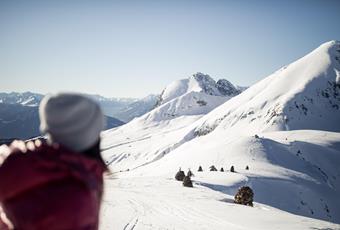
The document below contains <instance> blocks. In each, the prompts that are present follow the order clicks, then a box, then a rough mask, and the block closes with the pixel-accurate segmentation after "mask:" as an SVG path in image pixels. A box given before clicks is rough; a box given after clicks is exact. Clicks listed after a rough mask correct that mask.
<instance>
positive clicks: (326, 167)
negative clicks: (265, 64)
mask: <svg viewBox="0 0 340 230" xmlns="http://www.w3.org/2000/svg"><path fill="white" fill-rule="evenodd" d="M102 137H103V142H102V149H103V156H104V158H105V160H106V162H107V164H108V165H109V167H110V170H111V172H112V173H111V175H109V176H107V178H106V188H105V194H104V203H103V206H102V212H101V224H100V227H101V229H112V228H115V229H340V199H339V193H340V168H339V164H340V42H338V41H330V42H327V43H324V44H322V45H321V46H320V47H318V48H316V49H315V50H314V51H312V52H311V53H309V54H307V55H306V56H304V57H302V58H300V59H299V60H297V61H295V62H293V63H291V64H289V65H287V66H285V67H283V68H281V69H279V70H278V71H276V72H275V73H273V74H271V75H270V76H268V77H266V78H264V79H263V80H261V81H260V82H258V83H256V84H255V85H253V86H251V87H249V88H248V89H246V90H245V91H243V92H241V91H240V90H239V88H237V87H235V86H233V85H232V84H231V83H230V82H228V81H226V80H219V81H217V82H216V81H215V80H213V79H212V78H211V77H209V76H208V75H205V74H202V73H197V74H194V75H193V76H191V77H190V78H188V79H183V80H179V81H176V82H173V83H171V84H170V85H169V86H167V87H166V88H165V89H164V90H163V92H162V93H161V95H160V97H159V100H158V102H157V106H156V107H155V108H154V109H153V110H152V111H150V112H148V113H146V114H144V115H143V116H141V117H139V118H136V119H134V120H132V121H131V122H129V123H127V124H125V125H123V126H120V127H118V128H115V129H111V130H107V131H105V132H104V133H103V135H102ZM199 166H201V168H202V169H203V171H202V172H198V171H197V170H198V168H199ZM210 166H215V167H216V168H217V169H218V171H210V170H209V168H210ZM231 166H233V167H234V172H232V171H231V170H230V169H231ZM180 167H181V169H182V170H184V171H185V173H186V172H187V170H188V169H191V171H192V172H193V174H194V176H193V177H192V180H193V188H188V187H183V186H182V183H181V182H179V181H176V180H175V179H174V177H175V174H176V172H177V171H178V169H179V168H180ZM246 167H247V169H246ZM221 168H223V169H224V170H223V172H222V170H221V171H220V169H221ZM244 185H246V186H249V187H251V188H252V190H253V192H254V207H250V206H244V205H239V204H235V203H234V202H233V200H234V195H235V194H236V192H237V190H238V189H239V187H241V186H244Z"/></svg>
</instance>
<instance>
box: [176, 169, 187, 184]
mask: <svg viewBox="0 0 340 230" xmlns="http://www.w3.org/2000/svg"><path fill="white" fill-rule="evenodd" d="M184 177H185V174H184V171H182V170H181V168H179V170H178V172H177V173H176V176H175V179H176V180H178V181H183V179H184Z"/></svg>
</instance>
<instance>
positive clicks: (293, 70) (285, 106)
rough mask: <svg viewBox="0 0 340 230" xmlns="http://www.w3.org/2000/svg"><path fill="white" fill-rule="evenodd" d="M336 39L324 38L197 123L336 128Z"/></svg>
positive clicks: (339, 66) (253, 128)
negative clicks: (315, 47)
mask: <svg viewBox="0 0 340 230" xmlns="http://www.w3.org/2000/svg"><path fill="white" fill-rule="evenodd" d="M339 117H340V43H339V42H336V41H331V42H327V43H325V44H323V45H321V46H320V47H318V48H317V49H315V50H314V51H313V52H311V53H309V54H308V55H306V56H304V57H303V58H301V59H299V60H297V61H296V62H294V63H292V64H290V65H288V66H285V67H283V68H281V69H280V70H278V71H277V72H275V73H273V74H272V75H270V76H268V77H267V78H265V79H263V80H262V81H260V82H258V83H257V84H255V85H253V86H252V87H250V88H249V89H247V90H246V91H244V92H243V93H242V94H241V95H239V96H238V97H234V98H233V99H232V100H230V101H228V102H227V103H225V104H224V105H223V106H220V107H219V108H217V109H216V110H215V111H213V112H212V113H210V114H209V115H208V116H206V117H205V118H204V119H202V122H201V124H200V125H199V126H198V127H197V132H200V133H201V134H205V133H207V132H209V131H211V130H213V129H215V128H216V127H217V126H220V127H223V128H224V129H231V128H232V129H234V130H235V131H242V130H244V131H246V132H247V133H249V132H252V133H254V132H261V131H270V130H272V131H274V130H297V129H317V130H329V131H336V132H339V131H340V122H339V121H340V119H339Z"/></svg>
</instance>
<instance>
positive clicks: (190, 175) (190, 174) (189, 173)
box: [187, 169, 194, 177]
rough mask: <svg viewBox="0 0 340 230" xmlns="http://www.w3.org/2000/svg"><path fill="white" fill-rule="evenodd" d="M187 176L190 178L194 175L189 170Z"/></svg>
mask: <svg viewBox="0 0 340 230" xmlns="http://www.w3.org/2000/svg"><path fill="white" fill-rule="evenodd" d="M187 175H188V176H189V177H192V176H194V174H193V173H192V172H191V170H190V169H189V171H188V173H187Z"/></svg>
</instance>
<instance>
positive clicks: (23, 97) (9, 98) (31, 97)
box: [0, 92, 44, 106]
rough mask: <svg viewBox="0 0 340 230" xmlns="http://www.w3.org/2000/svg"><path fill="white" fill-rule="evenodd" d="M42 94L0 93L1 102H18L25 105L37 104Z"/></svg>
mask: <svg viewBox="0 0 340 230" xmlns="http://www.w3.org/2000/svg"><path fill="white" fill-rule="evenodd" d="M43 97H44V95H42V94H39V93H32V92H24V93H17V92H11V93H0V103H1V104H20V105H25V106H38V105H39V103H40V101H41V99H42V98H43Z"/></svg>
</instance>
